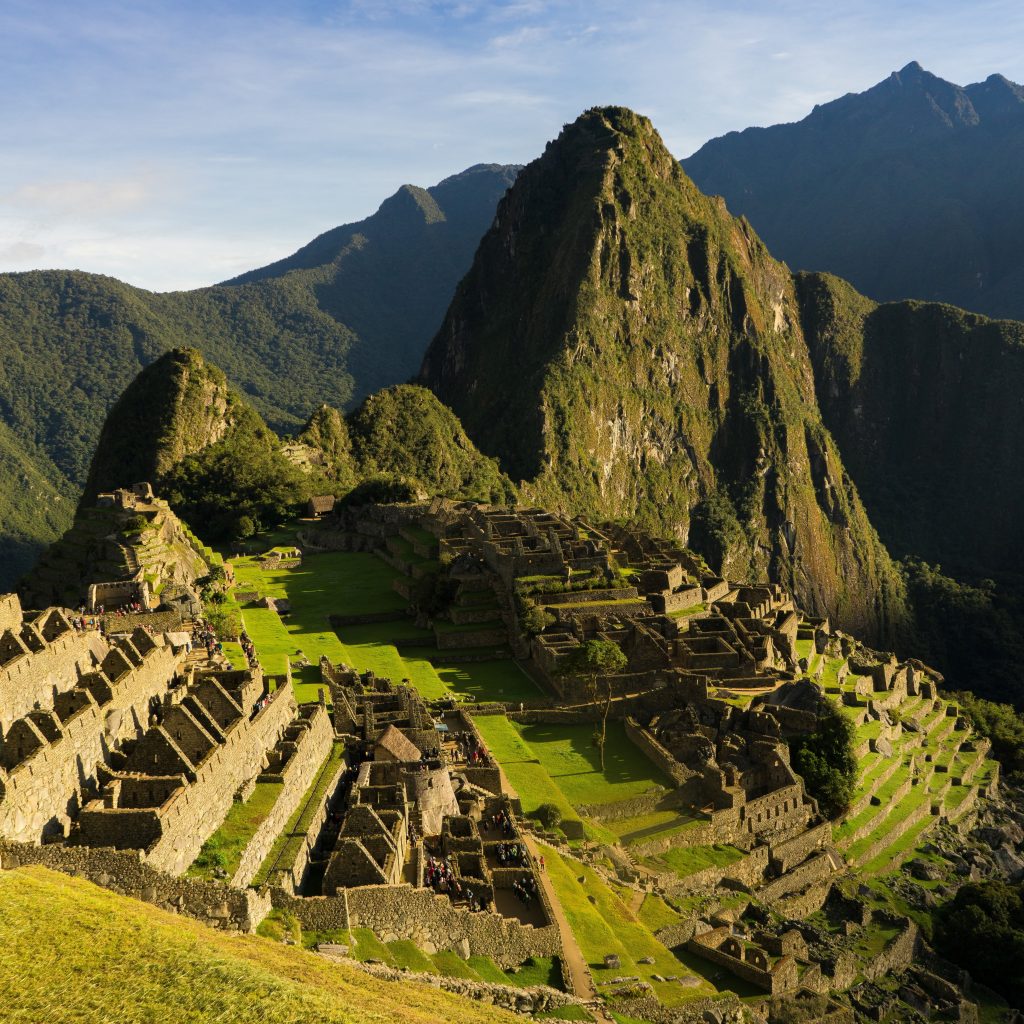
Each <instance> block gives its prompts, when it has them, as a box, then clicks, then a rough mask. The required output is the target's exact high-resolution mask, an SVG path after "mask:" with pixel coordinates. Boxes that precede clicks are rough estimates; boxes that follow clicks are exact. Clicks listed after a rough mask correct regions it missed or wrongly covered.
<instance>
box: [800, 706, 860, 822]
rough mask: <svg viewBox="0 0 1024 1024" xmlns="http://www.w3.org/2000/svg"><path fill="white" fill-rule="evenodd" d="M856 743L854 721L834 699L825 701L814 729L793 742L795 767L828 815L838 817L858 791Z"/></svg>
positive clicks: (822, 810)
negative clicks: (841, 709)
mask: <svg viewBox="0 0 1024 1024" xmlns="http://www.w3.org/2000/svg"><path fill="white" fill-rule="evenodd" d="M853 747H854V728H853V724H852V723H851V722H850V720H849V718H847V717H846V716H845V715H844V714H843V713H842V712H841V711H840V710H839V708H838V707H837V706H836V705H835V704H834V703H833V702H832V701H825V703H824V707H823V708H822V710H821V713H820V714H819V716H818V725H817V728H816V729H815V731H814V732H813V733H811V734H810V735H809V736H803V737H800V738H798V739H795V740H792V741H791V742H790V749H791V751H792V757H793V767H794V768H795V769H796V770H797V772H798V773H799V774H800V775H802V776H803V780H804V784H805V785H806V786H807V791H808V792H809V793H810V794H811V796H813V797H814V798H815V799H816V800H817V801H818V806H819V807H820V808H821V812H822V814H824V815H825V816H826V817H829V818H837V817H839V816H840V815H841V814H842V813H843V812H844V811H845V810H846V809H847V808H848V807H849V806H850V801H851V800H852V799H853V795H854V793H855V792H856V788H857V769H858V766H857V758H856V757H855V756H854V753H853Z"/></svg>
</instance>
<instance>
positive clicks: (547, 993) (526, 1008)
mask: <svg viewBox="0 0 1024 1024" xmlns="http://www.w3.org/2000/svg"><path fill="white" fill-rule="evenodd" d="M321 955H326V956H327V958H328V959H330V960H337V961H338V962H340V963H346V964H348V965H349V966H351V967H356V968H358V969H359V970H361V971H365V972H366V973H367V974H372V975H373V976H374V977H375V978H383V979H384V980H385V981H397V982H401V983H402V984H405V983H407V982H413V983H414V984H417V985H431V986H433V987H434V988H440V989H443V990H444V991H445V992H452V993H454V994H455V995H459V996H462V997H463V998H464V999H473V1000H476V1001H477V1002H483V1003H491V1004H493V1005H494V1006H498V1007H500V1008H502V1009H504V1010H510V1011H511V1012H513V1013H522V1014H535V1013H544V1012H547V1011H551V1010H556V1009H558V1008H560V1007H563V1006H584V1005H586V1004H585V1003H584V1002H583V1000H582V999H577V998H576V997H575V996H571V995H568V994H567V993H565V992H559V991H558V990H557V989H553V988H549V987H548V986H547V985H533V986H530V987H529V988H518V987H517V986H515V985H495V984H492V983H490V982H486V981H468V980H466V979H465V978H449V977H445V976H443V975H438V974H421V973H418V972H416V971H408V970H398V969H397V968H395V967H388V966H386V965H385V964H364V963H361V962H360V961H358V960H350V959H349V958H347V957H333V956H331V955H330V954H329V953H328V954H323V953H322V952H321Z"/></svg>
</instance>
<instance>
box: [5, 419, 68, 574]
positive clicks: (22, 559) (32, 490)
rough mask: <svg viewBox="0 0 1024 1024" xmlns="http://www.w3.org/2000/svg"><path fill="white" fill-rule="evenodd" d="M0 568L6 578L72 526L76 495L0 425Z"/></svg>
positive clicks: (42, 458) (41, 457)
mask: <svg viewBox="0 0 1024 1024" xmlns="http://www.w3.org/2000/svg"><path fill="white" fill-rule="evenodd" d="M0 480H2V481H3V482H4V486H2V487H0V524H3V529H2V533H0V566H2V567H3V572H4V573H5V574H9V575H10V578H11V579H14V578H16V577H18V576H20V575H21V574H22V573H23V572H25V571H26V570H27V569H28V568H29V567H30V566H31V565H32V564H33V563H34V562H35V560H36V558H37V557H38V556H39V554H40V552H41V551H42V549H43V548H44V546H45V545H47V544H49V543H51V542H52V541H54V540H56V539H57V537H58V536H60V534H61V533H63V532H64V530H66V529H67V528H68V526H70V525H71V517H72V515H73V514H74V509H75V495H74V493H73V492H71V490H70V488H68V487H66V486H65V485H62V482H61V475H60V473H59V472H57V470H56V468H55V467H54V466H53V465H52V464H49V462H48V460H47V459H46V457H45V456H44V455H42V454H41V453H38V452H36V453H32V454H29V453H28V452H26V451H25V449H24V448H23V446H22V444H21V442H20V441H19V440H18V438H16V437H15V436H14V434H13V433H12V432H11V430H10V428H9V427H8V426H7V425H6V424H4V423H0Z"/></svg>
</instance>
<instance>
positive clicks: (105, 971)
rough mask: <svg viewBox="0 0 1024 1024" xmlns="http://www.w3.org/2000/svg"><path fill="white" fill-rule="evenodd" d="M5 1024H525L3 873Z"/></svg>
mask: <svg viewBox="0 0 1024 1024" xmlns="http://www.w3.org/2000/svg"><path fill="white" fill-rule="evenodd" d="M0 906H2V907H3V914H0V978H3V979H5V982H7V984H6V985H5V997H4V1002H3V1019H4V1022H5V1024H40V1022H42V1021H53V1022H57V1021H60V1022H61V1024H100V1022H113V1021H117V1022H118V1024H150V1022H152V1021H165V1020H174V1021H188V1022H189V1024H251V1022H253V1021H259V1022H260V1024H299V1022H310V1021H316V1022H317V1024H380V1022H382V1021H402V1022H403V1024H442V1022H449V1024H450V1022H453V1021H459V1022H460V1024H486V1022H494V1024H497V1022H499V1021H507V1022H509V1024H512V1022H513V1021H516V1020H517V1019H518V1020H520V1021H521V1020H522V1018H516V1017H515V1015H513V1014H511V1013H507V1012H505V1011H502V1010H499V1009H497V1008H496V1007H494V1006H490V1005H485V1004H481V1003H475V1002H473V1001H472V1000H468V999H458V998H457V997H455V996H452V995H450V994H448V993H445V992H440V991H438V990H436V989H433V988H430V987H428V986H420V985H397V984H395V983H393V982H385V981H380V980H378V979H376V978H372V977H370V976H368V975H366V974H364V973H363V972H362V971H360V970H358V969H356V968H352V967H346V966H345V965H344V964H338V963H330V962H328V961H327V960H324V959H323V958H321V957H319V956H317V955H316V954H315V953H310V952H308V951H306V950H303V949H301V948H299V947H295V946H286V945H283V944H281V943H277V942H272V941H270V940H268V939H264V938H259V937H257V936H250V935H228V934H225V933H223V932H220V931H218V930H217V929H213V928H207V927H205V926H204V925H201V924H200V923H199V922H198V921H193V920H191V919H190V918H187V917H181V916H179V915H176V914H171V913H169V912H168V911H165V910H161V909H159V908H158V907H154V906H152V905H150V904H148V903H143V902H141V901H137V900H132V899H128V898H127V897H124V896H118V895H116V894H114V893H112V892H109V891H107V890H105V889H101V888H99V887H98V886H95V885H92V884H90V883H89V882H86V881H84V880H82V879H77V878H70V877H68V876H66V875H60V874H57V873H55V872H51V871H47V870H46V869H45V868H40V867H30V868H19V869H17V870H14V871H4V872H2V873H0Z"/></svg>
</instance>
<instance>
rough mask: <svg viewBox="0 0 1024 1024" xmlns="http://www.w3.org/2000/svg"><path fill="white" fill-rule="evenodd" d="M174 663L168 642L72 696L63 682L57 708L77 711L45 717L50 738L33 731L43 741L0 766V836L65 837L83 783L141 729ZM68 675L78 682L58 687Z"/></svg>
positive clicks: (34, 839) (35, 839) (30, 839)
mask: <svg viewBox="0 0 1024 1024" xmlns="http://www.w3.org/2000/svg"><path fill="white" fill-rule="evenodd" d="M61 640H63V638H61ZM60 642H61V641H60V640H58V643H60ZM176 665H177V658H176V657H175V655H174V653H173V652H172V650H171V648H170V647H154V648H153V649H152V650H150V651H149V652H148V653H147V654H146V655H145V656H144V658H143V661H142V664H141V665H137V666H133V667H132V668H131V669H130V670H129V671H127V672H124V673H123V674H122V675H121V676H119V677H118V679H117V680H116V681H114V682H110V681H109V680H108V679H106V677H105V676H103V675H102V674H97V675H96V676H94V677H92V678H94V680H95V682H96V685H95V686H94V687H93V688H92V689H91V690H90V689H87V688H86V687H84V686H80V687H79V688H77V689H75V690H74V691H73V693H72V692H70V688H69V687H68V688H67V689H66V691H65V692H66V694H67V696H66V697H58V698H57V703H58V707H67V708H68V709H70V708H75V709H76V710H74V711H73V713H71V714H70V716H69V717H67V718H66V719H65V720H64V721H63V722H61V721H60V719H59V717H58V716H56V715H54V716H52V717H51V718H50V721H51V722H52V726H51V728H53V729H55V730H57V731H56V734H55V738H52V739H48V738H47V737H45V736H44V735H43V734H41V733H40V737H41V738H42V739H43V740H44V742H43V743H42V745H40V746H39V747H37V748H36V750H35V751H34V752H33V753H31V754H29V755H28V756H27V757H26V758H25V759H24V760H22V761H20V762H19V763H18V764H16V765H14V766H13V767H12V768H11V769H10V770H9V771H8V772H6V773H5V772H3V771H2V770H0V786H2V790H0V835H2V836H4V837H6V838H8V839H17V840H22V841H26V842H38V841H39V840H41V839H42V838H43V837H44V836H52V835H65V834H66V833H67V831H68V829H69V827H70V815H71V814H72V813H73V812H74V811H75V810H77V809H78V807H79V805H80V802H81V796H82V789H83V787H84V786H87V785H89V784H91V783H93V782H95V780H96V769H97V765H98V764H100V763H102V762H104V761H105V759H106V756H107V754H108V753H109V752H110V751H111V750H116V749H117V748H118V747H120V745H121V744H122V743H123V742H124V741H125V740H128V739H135V738H137V737H138V736H140V735H142V733H143V732H145V730H146V727H147V725H148V719H149V708H148V705H149V701H150V699H151V698H152V697H154V696H158V695H160V694H162V693H164V691H165V690H166V688H167V684H168V683H169V682H170V680H171V677H172V675H173V674H174V670H175V667H176ZM89 678H90V677H86V679H89ZM72 680H74V681H78V680H76V677H75V675H74V674H72V675H71V676H70V677H69V679H68V680H67V681H66V682H65V687H67V683H68V682H70V681H72ZM94 694H95V695H98V696H99V698H100V699H101V700H103V703H97V699H96V696H94ZM108 696H109V699H104V698H107V697H108ZM50 703H51V705H52V703H53V701H52V699H51V702H50ZM27 722H28V720H26V727H30V726H28V725H27Z"/></svg>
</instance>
